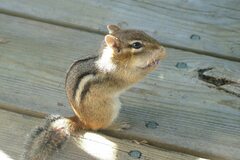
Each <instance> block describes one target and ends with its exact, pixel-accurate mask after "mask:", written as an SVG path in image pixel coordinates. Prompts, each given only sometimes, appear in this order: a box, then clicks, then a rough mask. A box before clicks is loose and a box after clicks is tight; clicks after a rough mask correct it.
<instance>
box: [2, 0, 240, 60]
mask: <svg viewBox="0 0 240 160" xmlns="http://www.w3.org/2000/svg"><path fill="white" fill-rule="evenodd" d="M239 6H240V1H239V0H221V1H219V0H211V1H207V0H198V1H190V0H172V1H168V0H158V1H154V0H150V1H145V0H139V1H131V0H128V1H111V0H104V1H98V0H93V1H85V0H78V1H76V0H68V1H64V0H60V1H58V2H57V3H56V1H55V0H48V1H38V0H32V1H29V0H21V1H19V0H12V1H8V0H0V12H3V13H8V14H14V15H18V16H23V17H28V18H30V17H32V18H35V19H37V20H43V21H47V22H50V23H56V24H62V25H64V26H69V27H74V28H78V27H80V28H81V29H89V30H97V31H101V32H103V31H106V28H105V25H106V24H108V23H115V24H119V25H121V26H123V27H127V28H129V27H132V28H139V29H143V30H145V31H148V32H150V33H151V34H153V35H155V37H156V38H157V39H158V40H160V41H161V42H163V43H164V44H168V45H170V46H175V47H180V48H187V49H191V50H195V51H199V52H203V53H208V54H210V55H217V56H224V57H228V58H231V59H235V60H237V59H238V60H239V61H240V52H239V51H240V39H239V37H240V32H239V30H240V19H239V17H240V10H239Z"/></svg>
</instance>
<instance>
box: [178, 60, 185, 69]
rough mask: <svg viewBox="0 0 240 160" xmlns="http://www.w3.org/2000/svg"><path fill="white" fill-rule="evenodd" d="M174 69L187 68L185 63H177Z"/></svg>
mask: <svg viewBox="0 0 240 160" xmlns="http://www.w3.org/2000/svg"><path fill="white" fill-rule="evenodd" d="M176 67H177V68H180V69H183V68H188V66H187V63H185V62H178V63H177V64H176Z"/></svg>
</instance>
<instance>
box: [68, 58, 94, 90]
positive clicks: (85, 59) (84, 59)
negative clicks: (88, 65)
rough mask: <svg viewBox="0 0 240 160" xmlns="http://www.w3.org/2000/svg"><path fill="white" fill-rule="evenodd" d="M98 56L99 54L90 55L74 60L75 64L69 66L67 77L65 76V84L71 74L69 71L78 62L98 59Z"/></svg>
mask: <svg viewBox="0 0 240 160" xmlns="http://www.w3.org/2000/svg"><path fill="white" fill-rule="evenodd" d="M96 58H98V56H96V55H95V56H90V57H86V58H83V59H79V60H76V61H75V62H73V64H72V65H71V66H70V67H69V69H68V71H67V74H66V77H65V86H66V83H67V78H68V76H69V73H70V71H71V70H72V68H73V67H74V66H75V65H76V64H77V63H79V62H80V63H81V62H85V61H88V60H90V59H96Z"/></svg>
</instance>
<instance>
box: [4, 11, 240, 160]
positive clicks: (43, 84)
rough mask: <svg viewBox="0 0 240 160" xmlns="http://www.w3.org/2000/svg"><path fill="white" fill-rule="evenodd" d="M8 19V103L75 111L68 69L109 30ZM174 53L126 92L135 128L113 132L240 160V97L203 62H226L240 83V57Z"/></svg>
mask: <svg viewBox="0 0 240 160" xmlns="http://www.w3.org/2000/svg"><path fill="white" fill-rule="evenodd" d="M0 20H1V22H4V23H0V38H1V39H4V40H5V41H8V43H4V44H0V53H1V54H0V85H1V88H0V93H2V94H1V95H0V103H1V104H5V106H8V105H13V106H16V107H21V108H22V109H30V110H32V111H38V112H45V113H59V114H62V115H70V114H72V111H71V110H70V109H69V107H68V104H67V100H66V96H65V93H64V77H65V71H66V70H67V68H68V66H69V65H70V64H71V62H72V61H73V59H76V58H77V57H80V56H83V55H88V54H90V53H94V52H96V47H97V46H98V45H99V43H100V41H101V39H103V36H100V35H96V34H92V33H88V32H82V31H76V30H72V29H67V28H63V27H58V26H54V25H49V24H44V23H40V22H35V21H30V20H26V19H21V18H16V17H10V16H5V15H0ZM167 52H168V57H167V58H166V60H165V61H163V62H162V64H161V66H160V67H159V68H158V69H157V71H156V72H154V73H152V74H150V75H149V76H148V77H147V78H146V79H145V80H144V81H143V82H141V83H139V84H138V85H135V86H134V87H133V88H132V89H130V90H129V91H127V92H126V93H125V94H124V95H123V96H122V97H121V99H122V102H123V108H122V111H121V114H120V118H119V120H120V121H121V120H124V121H129V122H130V123H131V124H132V128H131V129H129V130H127V131H125V132H122V133H119V132H118V133H113V132H107V134H111V135H113V136H116V137H125V138H129V139H132V138H133V139H139V140H147V141H148V142H149V143H150V144H152V145H155V146H164V147H168V148H171V149H175V150H179V151H182V152H186V153H191V154H195V155H203V156H207V157H210V158H215V159H216V158H218V159H238V157H240V155H239V154H240V110H239V105H240V99H239V97H238V96H236V95H233V94H230V93H228V92H227V91H224V90H220V89H219V88H218V87H217V86H215V85H214V84H211V83H210V82H207V81H203V80H201V79H199V77H198V75H199V69H206V68H211V67H213V68H215V69H218V68H219V69H220V68H221V69H222V70H224V72H222V73H226V74H227V75H228V77H232V78H231V79H230V80H232V81H236V84H237V83H239V76H240V73H239V72H240V71H239V67H240V64H239V63H236V62H232V61H228V60H222V59H218V58H212V57H208V56H202V55H197V54H194V53H191V52H184V51H181V50H175V49H169V48H167ZM213 71H214V70H213ZM209 72H210V70H209ZM209 72H204V73H203V74H206V75H208V74H210V73H209ZM216 72H220V70H216ZM216 75H218V74H215V75H214V76H216ZM225 85H230V86H231V85H235V84H225ZM223 86H224V85H223ZM220 87H221V86H220ZM225 87H227V86H225ZM5 108H6V107H5ZM152 121H153V122H152ZM150 122H152V123H150ZM155 122H156V123H157V124H158V125H157V124H156V123H155ZM148 123H150V127H149V128H147V127H146V124H148ZM147 126H149V124H148V125H147ZM151 126H152V128H154V126H155V127H156V128H155V129H151Z"/></svg>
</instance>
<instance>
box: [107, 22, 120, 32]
mask: <svg viewBox="0 0 240 160" xmlns="http://www.w3.org/2000/svg"><path fill="white" fill-rule="evenodd" d="M107 29H108V32H109V34H112V33H114V32H116V31H119V30H120V27H118V26H117V25H113V24H109V25H107Z"/></svg>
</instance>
